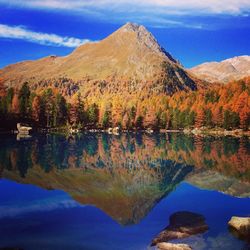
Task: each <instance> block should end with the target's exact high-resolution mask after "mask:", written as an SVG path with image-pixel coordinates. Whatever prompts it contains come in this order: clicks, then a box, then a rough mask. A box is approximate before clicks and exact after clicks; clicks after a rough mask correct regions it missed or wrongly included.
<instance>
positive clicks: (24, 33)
mask: <svg viewBox="0 0 250 250" xmlns="http://www.w3.org/2000/svg"><path fill="white" fill-rule="evenodd" d="M1 37H2V38H11V39H22V40H26V41H30V42H34V43H39V44H43V45H49V46H63V47H78V46H80V45H82V44H84V43H88V42H91V41H90V40H89V39H79V38H74V37H64V36H59V35H56V34H48V33H41V32H35V31H31V30H29V29H27V28H25V27H23V26H9V25H4V24H0V38H1Z"/></svg>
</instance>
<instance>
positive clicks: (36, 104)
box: [0, 77, 250, 130]
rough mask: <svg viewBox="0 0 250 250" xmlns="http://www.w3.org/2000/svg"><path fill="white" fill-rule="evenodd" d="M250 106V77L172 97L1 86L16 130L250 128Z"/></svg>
mask: <svg viewBox="0 0 250 250" xmlns="http://www.w3.org/2000/svg"><path fill="white" fill-rule="evenodd" d="M249 105H250V77H247V78H244V79H242V80H239V81H233V82H230V83H228V84H223V85H217V84H215V85H214V86H213V87H208V88H207V89H200V90H197V91H191V92H184V91H181V92H177V93H175V94H173V95H172V96H169V95H166V94H150V95H149V94H148V95H147V94H145V93H143V94H141V93H139V92H138V93H134V94H129V95H127V96H126V95H124V97H123V96H122V97H121V96H120V95H114V94H113V95H112V94H110V95H108V94H105V95H103V98H94V97H93V96H91V97H89V98H88V97H82V96H81V94H80V91H77V92H76V93H73V94H72V95H71V96H70V97H67V96H64V95H63V94H61V93H60V92H59V91H58V89H57V88H47V89H45V90H43V91H39V92H36V91H32V90H31V88H30V87H29V83H28V82H25V83H23V85H22V87H21V88H20V89H19V90H17V89H14V88H8V89H5V88H1V90H0V120H1V125H0V127H1V128H2V129H7V128H11V129H13V128H14V127H15V125H16V122H26V123H29V124H32V126H34V127H40V128H58V127H65V126H71V127H76V128H79V129H84V128H85V129H91V128H96V129H97V128H98V129H106V128H108V127H114V126H119V127H121V128H122V129H126V130H140V129H147V128H151V129H154V130H158V129H185V128H189V129H191V128H201V127H206V128H208V129H213V128H224V129H226V130H233V129H237V128H241V129H243V130H248V129H249V126H250V107H249Z"/></svg>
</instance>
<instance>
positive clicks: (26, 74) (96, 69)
mask: <svg viewBox="0 0 250 250" xmlns="http://www.w3.org/2000/svg"><path fill="white" fill-rule="evenodd" d="M0 79H1V82H2V83H3V84H4V85H6V86H12V87H20V85H21V84H22V83H23V82H25V81H28V82H29V83H30V85H31V87H32V88H33V89H34V90H36V89H39V88H41V89H42V88H44V87H48V86H51V87H58V86H59V85H60V86H59V87H60V88H63V87H64V86H63V85H67V84H69V83H70V84H71V85H72V84H73V85H74V87H73V89H74V91H77V90H78V89H80V91H81V93H82V94H83V96H85V97H86V96H88V95H91V94H93V95H95V96H96V94H98V93H99V94H104V93H105V92H108V93H110V92H112V93H118V92H123V93H124V91H128V92H129V93H131V92H134V91H143V90H146V91H147V92H154V93H167V94H172V93H174V92H176V91H179V90H195V89H197V84H196V83H195V82H194V80H193V79H192V78H191V77H190V76H189V74H188V73H187V72H186V71H185V69H184V68H183V67H182V66H181V65H180V64H179V63H178V62H177V61H176V60H175V59H174V58H173V57H172V56H171V55H170V54H169V53H167V52H166V51H165V50H164V49H163V48H162V47H161V46H160V45H159V44H158V42H157V41H156V39H155V38H154V37H153V35H152V34H151V33H150V32H149V31H147V30H146V28H145V27H143V26H139V25H137V24H132V23H127V24H125V25H124V26H122V27H121V28H120V29H118V30H117V31H115V32H114V33H113V34H111V35H110V36H108V37H107V38H105V39H103V40H101V41H99V42H96V43H88V44H84V45H82V46H80V47H78V48H77V49H76V50H75V51H73V52H72V53H71V54H69V55H68V56H65V57H57V56H49V57H46V58H42V59H40V60H36V61H24V62H20V63H16V64H13V65H9V66H7V67H5V68H3V69H2V70H0ZM61 85H62V86H61ZM74 91H73V92H74Z"/></svg>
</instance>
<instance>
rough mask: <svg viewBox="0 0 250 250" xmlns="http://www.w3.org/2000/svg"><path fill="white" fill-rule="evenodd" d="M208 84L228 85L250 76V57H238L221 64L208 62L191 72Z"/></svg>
mask: <svg viewBox="0 0 250 250" xmlns="http://www.w3.org/2000/svg"><path fill="white" fill-rule="evenodd" d="M189 72H190V73H192V74H194V75H196V76H197V77H198V78H200V79H203V80H206V81H208V82H222V83H227V82H229V81H232V80H239V79H241V78H243V77H246V76H249V75H250V56H237V57H233V58H230V59H227V60H224V61H221V62H207V63H203V64H201V65H198V66H196V67H194V68H192V69H190V70H189Z"/></svg>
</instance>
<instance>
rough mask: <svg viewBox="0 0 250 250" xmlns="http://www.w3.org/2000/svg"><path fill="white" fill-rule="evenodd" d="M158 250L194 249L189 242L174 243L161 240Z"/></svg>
mask: <svg viewBox="0 0 250 250" xmlns="http://www.w3.org/2000/svg"><path fill="white" fill-rule="evenodd" d="M157 249H158V250H192V248H191V247H190V246H189V245H187V244H173V243H166V242H161V243H158V244H157Z"/></svg>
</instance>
